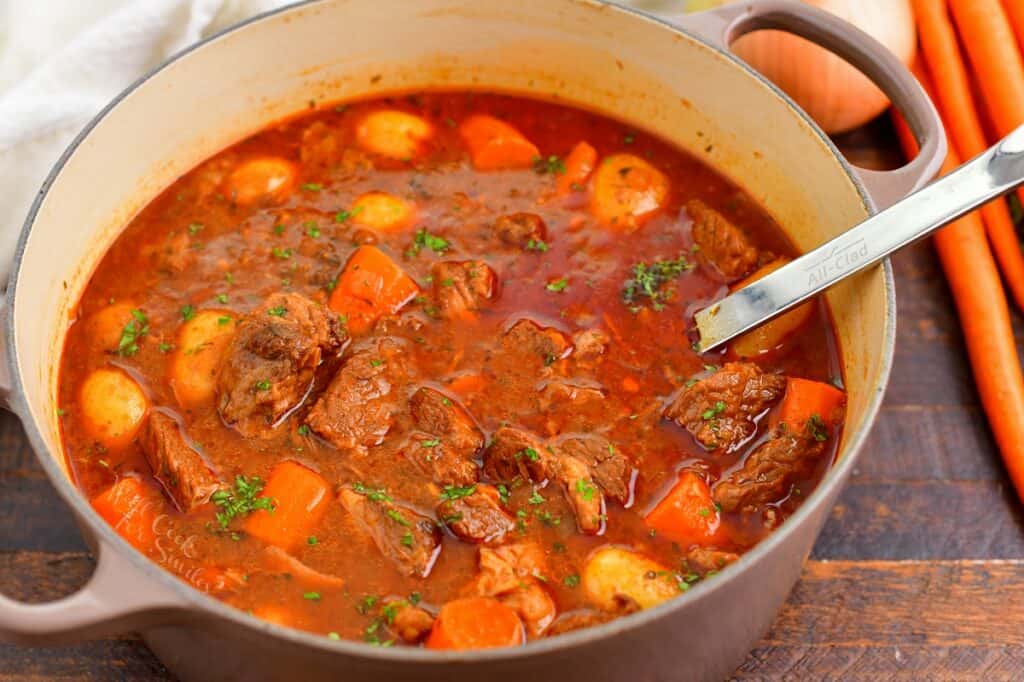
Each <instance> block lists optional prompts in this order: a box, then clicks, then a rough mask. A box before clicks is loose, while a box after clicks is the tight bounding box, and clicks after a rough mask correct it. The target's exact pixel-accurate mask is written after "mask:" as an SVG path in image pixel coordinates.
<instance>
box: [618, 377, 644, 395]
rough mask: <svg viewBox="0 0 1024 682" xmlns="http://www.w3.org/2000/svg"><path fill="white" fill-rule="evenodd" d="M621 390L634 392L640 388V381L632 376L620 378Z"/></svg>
mask: <svg viewBox="0 0 1024 682" xmlns="http://www.w3.org/2000/svg"><path fill="white" fill-rule="evenodd" d="M622 390H623V391H626V392H627V393H636V392H637V391H639V390H640V382H638V381H637V380H636V379H634V378H633V377H626V378H624V379H623V380H622Z"/></svg>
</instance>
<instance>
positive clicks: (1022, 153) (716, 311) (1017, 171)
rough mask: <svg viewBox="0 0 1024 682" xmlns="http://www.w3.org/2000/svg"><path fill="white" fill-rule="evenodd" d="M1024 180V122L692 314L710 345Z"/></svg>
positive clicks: (705, 344)
mask: <svg viewBox="0 0 1024 682" xmlns="http://www.w3.org/2000/svg"><path fill="white" fill-rule="evenodd" d="M1022 184H1024V126H1021V127H1020V128H1018V129H1017V130H1015V131H1013V132H1012V133H1010V134H1009V135H1008V136H1007V137H1006V138H1004V139H1003V140H1002V141H1001V142H999V143H998V144H996V145H995V146H994V147H992V148H991V149H989V150H988V151H986V152H984V153H982V154H981V155H979V156H977V157H975V158H974V159H972V160H970V161H968V162H967V163H965V164H964V165H962V166H960V167H959V168H957V169H956V170H955V171H953V172H952V173H950V174H949V175H946V176H945V177H943V178H941V179H939V180H937V181H936V182H933V183H932V184H931V185H928V186H927V187H925V188H924V189H921V190H919V191H917V192H915V193H914V194H911V195H910V196H908V197H907V198H906V199H903V200H902V201H899V202H897V203H895V204H893V205H892V206H890V207H889V208H887V209H885V210H884V211H882V212H881V213H878V214H876V215H874V216H872V217H870V218H868V219H867V220H865V221H864V222H862V223H860V224H859V225H857V226H856V227H854V228H852V229H850V230H847V231H846V232H844V233H843V234H841V235H839V236H838V237H836V238H835V239H833V240H831V241H829V242H826V243H825V244H823V245H822V246H819V247H818V248H816V249H814V250H812V251H809V252H808V253H806V254H804V255H803V256H800V257H799V258H797V259H796V260H794V261H793V262H791V263H788V264H787V265H784V266H783V267H781V268H779V269H778V270H776V271H774V272H772V273H771V274H769V275H767V276H765V277H764V278H762V279H759V280H758V281H757V282H755V283H753V284H751V285H749V286H746V287H744V288H742V289H740V290H739V291H736V292H735V293H733V294H731V295H729V296H727V297H725V298H724V299H722V300H721V301H719V302H718V303H715V304H714V305H711V306H708V307H707V308H705V309H704V310H701V311H700V312H698V313H697V315H696V321H697V329H698V331H699V333H700V340H699V342H698V347H699V349H700V350H701V351H702V352H703V351H708V350H712V349H714V348H716V347H718V346H720V345H721V344H723V343H725V342H726V341H729V340H730V339H733V338H735V337H736V336H738V335H740V334H742V333H743V332H746V331H749V330H750V329H752V328H754V327H756V326H758V325H760V324H762V323H764V322H767V321H768V320H770V319H771V318H773V317H775V316H776V315H779V314H781V313H783V312H785V311H787V310H789V309H790V308H792V307H793V306H796V305H798V304H800V303H802V302H803V301H806V300H807V299H809V298H811V297H812V296H814V295H815V294H819V293H821V292H822V291H824V290H825V289H828V288H829V287H830V286H832V285H833V284H835V283H836V282H839V281H841V280H843V279H846V278H847V277H849V276H851V275H853V274H855V273H858V272H860V271H861V270H863V269H865V268H867V267H869V266H871V265H874V264H875V263H878V262H879V261H881V260H882V259H883V258H885V257H886V256H889V255H890V254H892V253H893V252H895V251H897V250H899V249H902V248H903V247H904V246H907V245H908V244H911V243H912V242H915V241H917V240H918V239H920V238H922V237H926V236H928V235H929V234H931V233H932V232H934V231H935V230H937V229H939V228H940V227H942V226H943V225H947V224H948V223H950V222H952V221H954V220H956V219H957V218H959V217H960V216H962V215H964V214H965V213H969V212H970V211H972V210H974V209H975V208H977V207H978V206H980V205H982V204H984V203H986V202H988V201H991V200H992V199H994V198H996V197H998V196H1000V195H1002V194H1005V193H1007V192H1009V191H1010V190H1012V189H1015V188H1016V187H1019V186H1020V185H1022Z"/></svg>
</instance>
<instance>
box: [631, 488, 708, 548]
mask: <svg viewBox="0 0 1024 682" xmlns="http://www.w3.org/2000/svg"><path fill="white" fill-rule="evenodd" d="M644 523H646V524H647V527H648V528H653V529H654V530H655V531H657V533H658V534H660V535H663V536H664V537H666V538H668V539H669V540H673V541H675V542H678V543H679V544H680V545H685V546H688V545H692V544H699V545H707V544H713V543H715V542H716V541H721V540H722V539H723V538H724V537H725V535H726V534H725V529H724V528H722V527H721V526H720V524H721V519H720V518H719V515H718V510H717V509H716V508H715V502H714V500H712V499H711V491H710V490H709V489H708V484H707V483H705V482H704V479H702V478H701V477H700V476H698V475H697V474H695V473H694V472H692V471H684V472H682V473H681V474H680V475H679V481H678V482H677V483H676V484H675V486H673V487H672V490H670V491H669V492H668V495H666V496H665V497H664V498H663V499H662V500H661V502H659V503H658V506H656V507H655V508H654V509H652V510H651V511H650V513H649V514H647V516H646V517H645V518H644Z"/></svg>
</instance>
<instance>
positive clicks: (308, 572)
mask: <svg viewBox="0 0 1024 682" xmlns="http://www.w3.org/2000/svg"><path fill="white" fill-rule="evenodd" d="M263 556H264V560H265V561H266V563H267V566H268V568H269V570H271V571H274V572H276V573H284V574H287V575H290V576H291V577H293V578H295V579H296V580H298V581H299V582H300V583H302V584H303V585H307V586H309V587H315V588H318V589H329V590H340V589H341V588H343V587H345V581H344V580H342V579H341V578H339V577H338V576H336V575H328V574H327V573H321V572H320V571H317V570H316V569H313V568H310V567H309V566H307V565H306V564H304V563H302V562H301V561H299V560H298V559H296V558H295V557H293V556H292V555H291V554H289V553H288V552H286V551H284V550H283V549H281V548H280V547H274V546H272V545H271V546H269V547H267V548H266V549H264V550H263Z"/></svg>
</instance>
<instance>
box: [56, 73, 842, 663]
mask: <svg viewBox="0 0 1024 682" xmlns="http://www.w3.org/2000/svg"><path fill="white" fill-rule="evenodd" d="M793 253H794V251H793V249H792V248H791V246H790V244H789V243H788V241H787V240H786V238H785V237H784V236H783V233H782V231H781V230H780V229H779V227H778V226H777V225H776V224H775V223H774V222H773V221H772V220H771V218H770V217H769V216H768V215H767V214H766V213H765V212H764V211H763V210H762V209H761V208H760V207H759V206H758V205H757V204H756V203H755V202H754V201H752V200H751V199H750V197H748V196H747V195H746V194H745V193H744V192H743V191H742V190H740V189H739V188H737V187H736V186H735V185H733V184H731V183H730V182H728V181H726V180H725V179H724V178H723V177H721V176H720V175H718V174H716V173H715V172H714V171H713V170H711V169H710V168H709V167H707V166H706V165H704V164H703V163H702V162H701V161H700V160H698V159H696V158H694V157H693V156H691V155H689V154H687V153H684V152H681V151H680V150H678V149H674V148H672V147H671V146H669V145H667V144H665V143H664V142H662V141H660V140H658V139H656V138H654V137H652V136H651V135H649V134H646V133H644V132H643V131H640V130H635V129H633V128H631V127H628V126H625V125H623V124H621V123H618V122H616V121H614V120H610V119H608V118H605V117H602V116H599V115H595V114H593V113H589V112H585V111H581V110H579V109H575V108H571V107H567V106H562V105H558V104H555V103H551V102H543V101H536V100H531V99H525V98H520V97H512V96H499V95H491V94H483V93H466V92H463V93H422V94H414V95H409V96H402V97H392V98H387V99H377V100H373V101H360V102H355V103H350V104H341V105H338V106H324V107H319V108H316V109H314V110H311V111H309V112H306V113H304V114H302V115H299V116H296V117H294V118H291V119H288V120H286V121H283V122H280V123H278V124H275V125H272V126H270V127H268V128H266V129H265V130H263V131H261V132H259V133H258V134H255V135H253V136H252V137H250V138H248V139H246V140H244V141H242V142H240V143H238V144H236V145H234V146H232V147H230V148H229V149H226V150H225V151H223V152H221V153H219V154H217V155H216V156H214V157H213V158H211V159H210V160H208V161H206V162H205V163H203V164H202V165H200V166H199V167H197V168H196V169H194V170H193V171H191V172H189V173H188V174H186V175H185V176H183V177H182V178H181V179H179V180H178V181H177V182H175V183H174V184H173V185H171V186H170V187H169V188H168V189H167V190H166V191H164V192H163V193H162V194H160V195H159V196H158V197H157V198H156V199H154V200H153V201H152V202H151V203H150V204H149V205H148V206H147V207H146V208H145V209H144V210H143V211H142V212H141V213H140V214H139V215H138V216H137V217H136V218H135V219H134V220H132V222H131V223H130V224H129V225H128V227H127V228H126V229H125V231H124V233H123V234H122V235H121V236H120V237H119V238H118V239H117V240H116V242H115V243H114V244H113V246H112V247H111V248H110V250H109V252H108V253H107V254H106V255H105V257H104V258H103V259H102V261H101V263H100V264H99V266H98V267H97V269H96V271H95V273H94V274H93V276H92V278H91V280H90V282H89V284H88V286H87V288H86V290H85V293H84V295H83V296H82V299H81V301H80V303H79V305H78V308H77V315H76V316H75V320H74V323H73V324H72V325H71V327H70V329H69V331H68V333H67V339H66V343H65V347H64V352H63V356H62V359H61V369H60V372H61V374H60V382H59V406H58V410H59V412H58V413H59V414H60V415H61V424H62V428H63V439H64V447H65V451H66V455H67V458H68V461H69V463H70V465H71V470H72V471H73V473H74V477H75V480H76V482H77V484H78V486H79V487H80V488H81V490H82V491H83V493H84V494H85V495H87V496H88V497H89V499H90V500H91V501H92V504H93V506H94V507H95V509H96V510H97V511H98V512H99V513H100V514H101V515H102V516H103V517H104V518H105V519H106V520H107V521H108V522H109V523H110V524H111V525H112V526H113V527H114V528H115V529H116V530H117V531H118V532H119V533H120V534H121V535H122V536H123V537H124V538H125V539H126V540H127V541H128V542H130V543H131V544H132V545H134V546H135V547H136V548H137V549H138V550H139V551H141V552H143V553H145V554H146V555H147V556H148V557H150V558H152V559H153V560H154V561H156V562H158V563H159V564H160V565H162V566H163V567H165V568H166V569H167V570H169V571H171V572H172V573H174V574H175V575H177V576H178V577H180V578H181V579H182V580H184V581H186V582H188V583H190V584H191V585H193V586H194V587H196V588H197V589H200V590H203V591H205V592H208V593H209V594H211V595H214V596H216V597H217V598H219V599H221V600H223V601H225V602H227V603H229V604H232V605H234V606H236V607H237V608H240V609H244V610H246V611H248V612H250V613H252V614H254V615H256V616H258V617H261V618H264V619H267V620H270V621H273V622H276V623H279V624H282V625H287V626H291V627H296V628H301V629H304V630H309V631H311V632H315V633H320V634H323V635H325V636H329V637H331V638H349V639H357V640H364V641H366V642H368V643H370V644H375V645H381V646H389V645H395V646H399V645H401V646H427V647H432V648H448V649H466V648H480V647H493V646H513V645H519V644H522V643H524V642H526V641H529V640H534V639H538V638H541V637H548V636H552V635H556V634H559V633H563V632H566V631H569V630H573V629H578V628H581V627H586V626H589V625H592V624H597V623H601V622H605V621H607V620H610V619H612V618H615V617H617V616H620V615H623V614H627V613H630V612H633V611H636V610H638V609H643V608H648V607H650V606H653V605H655V604H658V603H660V602H662V601H664V600H666V599H670V598H673V597H675V596H678V595H680V594H682V593H683V592H685V591H686V590H688V589H690V588H691V587H692V586H694V585H695V584H697V583H699V582H700V581H703V580H713V579H714V575H715V574H716V573H717V572H718V571H720V570H721V569H723V568H724V567H725V566H726V565H728V564H729V563H730V562H732V561H735V560H736V559H737V558H738V556H739V555H740V554H742V553H743V552H745V551H746V550H748V549H750V548H751V547H753V546H754V545H756V544H757V543H758V542H759V541H760V540H761V539H763V538H764V537H766V536H767V535H768V534H769V533H771V532H772V530H773V529H774V528H776V527H777V526H778V525H779V524H780V523H781V522H782V521H783V520H784V519H785V518H786V517H787V516H788V515H789V514H790V513H792V511H793V510H794V509H795V508H796V507H798V506H799V505H800V503H801V500H802V499H803V498H805V497H806V496H807V495H808V494H809V493H810V492H811V490H812V489H813V488H814V486H815V485H816V483H817V482H818V480H819V479H820V478H821V476H822V475H823V473H824V471H825V470H826V469H827V468H828V466H829V464H830V463H831V461H832V459H833V457H834V455H835V450H836V446H837V443H838V440H839V437H840V432H841V427H842V420H843V409H844V403H845V398H844V394H843V392H842V391H841V390H840V389H838V388H836V385H839V383H840V382H839V379H838V376H839V359H838V352H837V347H836V342H835V337H834V334H833V330H832V328H831V323H830V320H829V317H828V313H827V310H826V309H825V307H824V304H823V303H821V302H817V301H815V302H811V303H808V304H805V306H804V307H802V308H798V309H796V310H795V311H793V312H791V313H788V314H787V315H785V316H783V317H781V318H778V319H777V320H775V321H773V322H772V323H770V324H769V325H767V326H766V327H763V328H761V329H760V330H756V331H755V332H751V333H750V334H748V335H747V336H745V337H742V338H741V339H739V340H737V341H736V342H735V343H733V344H732V346H731V347H730V348H729V349H728V350H726V351H724V352H723V353H716V354H708V355H703V356H702V355H699V354H698V353H696V352H695V351H694V350H693V349H692V348H691V344H692V342H693V340H694V337H693V329H692V325H693V320H692V314H693V312H694V311H695V310H697V309H699V308H701V307H703V306H705V305H708V304H710V303H712V302H713V301H715V300H717V299H720V298H721V297H723V296H724V295H725V294H726V293H727V292H728V291H729V289H730V287H736V286H739V285H740V284H741V283H742V282H743V281H744V280H750V279H753V278H756V277H758V276H760V275H762V274H764V273H766V272H768V271H770V270H771V269H772V268H774V267H778V265H780V264H781V263H783V262H785V259H786V258H787V257H791V256H792V255H793Z"/></svg>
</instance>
